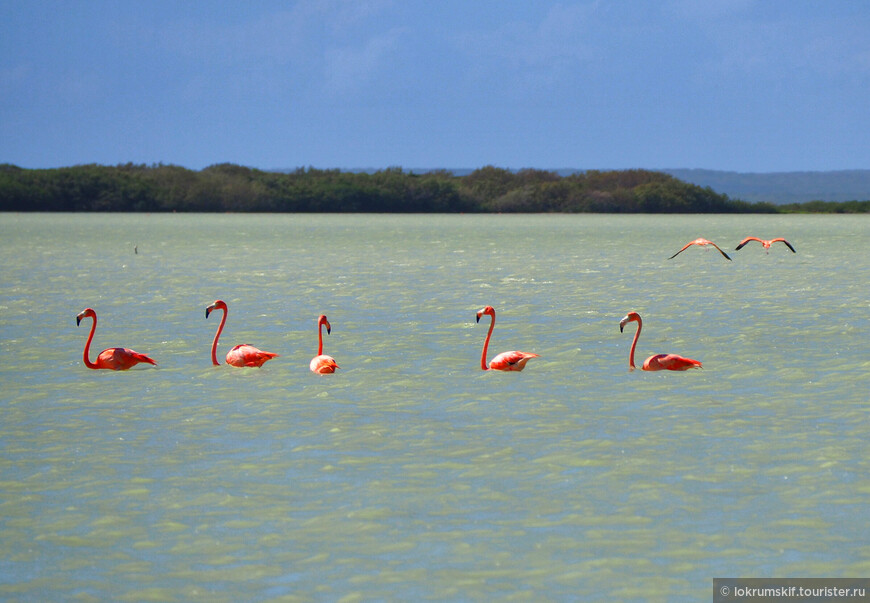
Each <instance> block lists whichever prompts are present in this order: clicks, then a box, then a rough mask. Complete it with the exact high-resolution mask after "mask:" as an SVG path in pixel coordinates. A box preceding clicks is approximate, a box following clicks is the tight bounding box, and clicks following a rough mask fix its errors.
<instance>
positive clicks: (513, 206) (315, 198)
mask: <svg viewBox="0 0 870 603" xmlns="http://www.w3.org/2000/svg"><path fill="white" fill-rule="evenodd" d="M816 203H818V202H816ZM852 203H853V204H854V205H849V206H848V207H847V208H846V209H843V208H840V211H864V212H866V211H868V207H867V202H852ZM780 210H781V208H779V207H777V206H775V205H773V204H771V203H763V202H762V203H747V202H745V201H741V200H733V199H730V198H729V197H728V196H727V195H722V194H719V193H716V192H715V191H713V190H712V189H711V188H709V187H706V188H702V187H700V186H697V185H694V184H689V183H687V182H684V181H682V180H679V179H677V178H675V177H673V176H670V175H668V174H665V173H663V172H655V171H649V170H615V171H597V170H590V171H587V172H578V173H575V174H571V175H568V176H560V175H559V174H557V173H556V172H552V171H545V170H535V169H524V170H519V171H513V170H508V169H503V168H497V167H493V166H487V167H483V168H480V169H478V170H475V171H473V172H471V173H469V174H467V175H463V176H457V175H454V174H453V173H451V172H448V171H446V170H441V171H431V172H425V173H414V172H406V171H404V170H403V169H402V168H388V169H384V170H380V171H376V172H373V173H366V172H349V171H341V170H321V169H315V168H299V169H296V170H295V171H290V172H275V171H262V170H257V169H253V168H248V167H243V166H240V165H235V164H229V163H223V164H218V165H213V166H210V167H207V168H205V169H203V170H200V171H195V170H189V169H186V168H183V167H179V166H175V165H164V164H153V165H142V164H131V163H128V164H122V165H117V166H104V165H96V164H91V165H78V166H73V167H64V168H53V169H24V168H20V167H17V166H14V165H10V164H2V165H0V211H54V212H90V211H105V212H171V211H178V212H383V213H414V212H418V213H422V212H434V213H458V212H468V213H472V212H478V213H484V212H504V213H508V212H515V213H518V212H564V213H577V212H596V213H777V212H779V211H780ZM785 210H786V211H801V209H800V207H797V208H795V207H791V206H788V207H787V208H785ZM836 210H837V209H836V208H834V207H827V209H826V210H820V209H819V208H818V206H814V208H813V209H812V211H836Z"/></svg>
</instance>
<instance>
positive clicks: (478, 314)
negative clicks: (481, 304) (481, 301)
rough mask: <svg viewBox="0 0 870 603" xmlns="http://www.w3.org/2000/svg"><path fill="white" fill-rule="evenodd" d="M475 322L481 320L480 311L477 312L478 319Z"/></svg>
mask: <svg viewBox="0 0 870 603" xmlns="http://www.w3.org/2000/svg"><path fill="white" fill-rule="evenodd" d="M475 322H480V312H478V313H477V320H476V321H475Z"/></svg>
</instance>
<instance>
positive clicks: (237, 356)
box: [205, 299, 278, 367]
mask: <svg viewBox="0 0 870 603" xmlns="http://www.w3.org/2000/svg"><path fill="white" fill-rule="evenodd" d="M212 310H223V311H224V314H223V317H221V324H220V325H218V328H217V333H215V334H214V341H212V343H211V362H212V364H214V365H215V366H217V365H219V364H220V363H219V362H218V361H217V344H218V339H220V336H221V331H223V330H224V325H225V324H226V322H227V313H228V311H227V304H226V303H225V302H224V301H223V300H220V299H219V300H216V301H215V302H214V303H213V304H212V305H210V306H209V307H207V308H206V309H205V317H206V318H208V315H209V314H211V312H212ZM277 357H278V354H274V353H272V352H264V351H263V350H260V349H258V348H255V347H254V346H252V345H249V344H247V343H243V344H240V345H237V346H235V347H234V348H233V349H231V350H230V351H229V352H227V364H231V365H233V366H239V367H242V366H258V367H259V366H263V364H264V363H265V362H266V361H267V360H271V359H272V358H277Z"/></svg>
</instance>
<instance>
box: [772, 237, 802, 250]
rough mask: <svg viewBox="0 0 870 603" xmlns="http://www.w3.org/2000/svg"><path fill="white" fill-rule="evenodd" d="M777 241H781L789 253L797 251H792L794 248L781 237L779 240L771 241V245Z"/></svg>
mask: <svg viewBox="0 0 870 603" xmlns="http://www.w3.org/2000/svg"><path fill="white" fill-rule="evenodd" d="M777 241H781V242H782V243H785V246H786V247H788V248H789V249H791V252H792V253H797V251H795V250H794V247H792V246H791V243H789V242H788V241H786V240H785V239H783V238H782V237H780V238H778V239H773V240H772V241H771V243H776V242H777Z"/></svg>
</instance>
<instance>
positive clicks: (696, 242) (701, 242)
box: [668, 238, 731, 261]
mask: <svg viewBox="0 0 870 603" xmlns="http://www.w3.org/2000/svg"><path fill="white" fill-rule="evenodd" d="M692 245H699V246H701V247H706V246H707V245H712V246H713V247H715V248H716V249H717V250H718V251H719V253H721V254H722V255H723V256H724V257H725V259H726V260H728V261H731V257H729V255H728V254H727V253H725V252H724V251H722V250H721V249H719V246H718V245H716V243H714V242H713V241H708V240H707V239H700V238H699V239H695V240H694V241H692V242H690V243H686V244H685V245H684V246H683V248H682V249H680V250H679V251H678V252H677V253H675V254H674V255H672V256H671V257H669V258H668V259H669V260H672V259H674V258H675V257H677V256H678V255H680V254H681V253H683V252H684V251H685V250H686V249H688V248H689V247H691V246H692Z"/></svg>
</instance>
